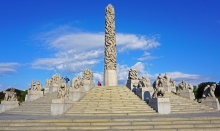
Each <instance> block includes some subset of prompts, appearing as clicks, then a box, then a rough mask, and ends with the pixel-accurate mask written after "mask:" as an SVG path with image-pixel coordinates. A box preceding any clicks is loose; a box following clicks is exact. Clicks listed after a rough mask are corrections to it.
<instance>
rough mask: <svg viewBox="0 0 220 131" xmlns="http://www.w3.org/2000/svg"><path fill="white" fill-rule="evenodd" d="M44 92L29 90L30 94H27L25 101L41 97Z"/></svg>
mask: <svg viewBox="0 0 220 131" xmlns="http://www.w3.org/2000/svg"><path fill="white" fill-rule="evenodd" d="M43 95H44V92H43V91H34V90H28V94H27V95H26V96H25V101H27V102H29V101H33V100H36V99H38V98H40V97H43Z"/></svg>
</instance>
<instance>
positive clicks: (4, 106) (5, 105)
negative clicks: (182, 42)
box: [0, 100, 19, 113]
mask: <svg viewBox="0 0 220 131" xmlns="http://www.w3.org/2000/svg"><path fill="white" fill-rule="evenodd" d="M18 106H19V101H4V100H3V101H1V105H0V113H2V112H5V111H7V110H10V109H13V108H15V107H18Z"/></svg>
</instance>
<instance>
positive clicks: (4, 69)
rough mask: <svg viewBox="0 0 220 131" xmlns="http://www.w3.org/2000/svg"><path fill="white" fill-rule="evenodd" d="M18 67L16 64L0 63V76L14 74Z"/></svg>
mask: <svg viewBox="0 0 220 131" xmlns="http://www.w3.org/2000/svg"><path fill="white" fill-rule="evenodd" d="M18 66H20V64H19V63H16V62H6V63H0V76H1V75H4V74H8V73H14V72H16V68H17V67H18Z"/></svg>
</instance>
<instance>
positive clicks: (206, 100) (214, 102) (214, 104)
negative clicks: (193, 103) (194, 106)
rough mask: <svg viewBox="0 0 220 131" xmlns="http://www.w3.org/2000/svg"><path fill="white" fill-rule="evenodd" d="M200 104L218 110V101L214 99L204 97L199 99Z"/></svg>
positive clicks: (219, 107) (219, 108)
mask: <svg viewBox="0 0 220 131" xmlns="http://www.w3.org/2000/svg"><path fill="white" fill-rule="evenodd" d="M201 103H202V104H205V105H207V106H211V107H214V108H215V109H217V110H220V106H219V101H218V99H217V98H214V97H206V98H202V99H201Z"/></svg>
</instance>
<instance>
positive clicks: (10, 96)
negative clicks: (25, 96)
mask: <svg viewBox="0 0 220 131" xmlns="http://www.w3.org/2000/svg"><path fill="white" fill-rule="evenodd" d="M3 93H4V94H5V98H4V100H5V101H17V93H16V92H15V89H14V88H10V91H3Z"/></svg>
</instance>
